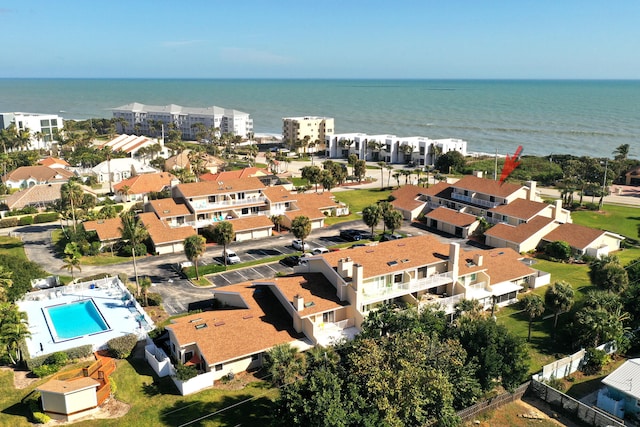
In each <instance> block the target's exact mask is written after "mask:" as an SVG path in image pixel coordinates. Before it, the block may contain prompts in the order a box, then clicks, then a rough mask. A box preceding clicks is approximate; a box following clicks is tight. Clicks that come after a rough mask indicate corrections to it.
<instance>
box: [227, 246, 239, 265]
mask: <svg viewBox="0 0 640 427" xmlns="http://www.w3.org/2000/svg"><path fill="white" fill-rule="evenodd" d="M223 256H224V257H225V259H226V260H227V264H238V263H239V262H240V257H239V256H238V255H237V254H236V253H235V252H234V251H232V250H231V249H226V250H225V251H224V253H223Z"/></svg>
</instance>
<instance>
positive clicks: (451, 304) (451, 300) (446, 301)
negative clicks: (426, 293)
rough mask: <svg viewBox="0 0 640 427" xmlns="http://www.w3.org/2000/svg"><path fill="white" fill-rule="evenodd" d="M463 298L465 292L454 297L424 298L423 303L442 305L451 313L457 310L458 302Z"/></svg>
mask: <svg viewBox="0 0 640 427" xmlns="http://www.w3.org/2000/svg"><path fill="white" fill-rule="evenodd" d="M463 299H464V294H458V295H454V296H452V297H445V298H433V299H427V300H423V301H422V303H423V304H426V305H438V306H440V307H442V309H443V310H444V312H445V313H447V314H449V313H453V312H454V311H455V307H456V304H458V303H459V302H460V301H462V300H463Z"/></svg>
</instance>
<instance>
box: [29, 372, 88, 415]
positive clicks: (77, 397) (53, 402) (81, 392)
mask: <svg viewBox="0 0 640 427" xmlns="http://www.w3.org/2000/svg"><path fill="white" fill-rule="evenodd" d="M99 386H100V382H98V381H97V380H94V379H93V378H90V377H80V378H77V379H74V380H71V381H61V380H55V379H54V380H51V381H48V382H46V383H44V384H43V385H41V386H40V387H38V388H37V390H38V391H39V392H40V396H41V398H42V409H43V410H44V412H45V413H46V414H47V415H49V416H51V417H52V418H56V419H64V420H66V421H71V420H73V419H77V418H80V417H84V416H86V415H87V414H89V413H91V412H92V411H94V410H96V409H97V408H98V397H97V393H96V390H97V388H98V387H99Z"/></svg>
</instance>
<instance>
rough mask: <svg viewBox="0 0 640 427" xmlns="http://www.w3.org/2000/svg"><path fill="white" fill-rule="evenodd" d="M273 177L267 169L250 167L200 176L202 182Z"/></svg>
mask: <svg viewBox="0 0 640 427" xmlns="http://www.w3.org/2000/svg"><path fill="white" fill-rule="evenodd" d="M268 175H273V174H272V173H270V172H269V171H268V170H267V169H262V168H256V167H250V168H244V169H236V170H232V171H224V172H218V173H206V174H204V175H202V176H200V179H201V180H202V181H224V180H227V179H239V178H252V177H259V176H268Z"/></svg>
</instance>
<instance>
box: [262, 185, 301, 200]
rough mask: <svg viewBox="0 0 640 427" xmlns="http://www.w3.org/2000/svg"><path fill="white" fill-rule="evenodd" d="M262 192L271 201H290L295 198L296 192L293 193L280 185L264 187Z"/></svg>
mask: <svg viewBox="0 0 640 427" xmlns="http://www.w3.org/2000/svg"><path fill="white" fill-rule="evenodd" d="M262 193H263V194H264V195H265V196H266V197H267V199H269V201H270V202H271V203H279V202H292V201H295V200H297V196H298V195H297V194H296V195H294V194H293V193H291V192H290V191H289V190H287V189H286V188H285V187H283V186H282V185H275V186H273V187H266V188H265V189H264V190H262Z"/></svg>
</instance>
